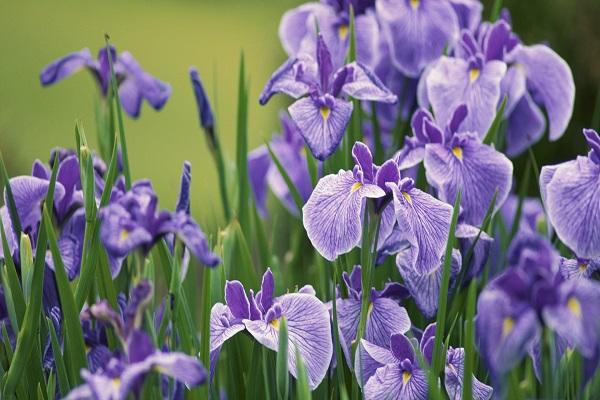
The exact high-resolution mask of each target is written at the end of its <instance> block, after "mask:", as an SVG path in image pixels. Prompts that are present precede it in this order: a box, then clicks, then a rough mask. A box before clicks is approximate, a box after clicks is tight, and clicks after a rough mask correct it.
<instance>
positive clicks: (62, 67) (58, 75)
mask: <svg viewBox="0 0 600 400" xmlns="http://www.w3.org/2000/svg"><path fill="white" fill-rule="evenodd" d="M85 67H87V68H94V59H93V58H92V55H91V54H90V50H89V49H83V50H80V51H75V52H73V53H70V54H67V55H66V56H64V57H61V58H59V59H57V60H55V61H53V62H51V63H50V64H48V65H47V66H46V67H44V69H43V70H42V72H40V82H41V83H42V85H44V86H46V85H51V84H53V83H56V82H58V81H61V80H63V79H64V78H66V77H68V76H71V75H73V74H74V73H76V72H78V71H79V70H81V69H82V68H85Z"/></svg>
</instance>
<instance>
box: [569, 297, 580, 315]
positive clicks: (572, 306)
mask: <svg viewBox="0 0 600 400" xmlns="http://www.w3.org/2000/svg"><path fill="white" fill-rule="evenodd" d="M567 308H568V309H569V311H571V312H572V313H573V314H574V315H575V316H576V317H577V318H580V317H581V303H579V300H577V299H576V298H575V297H569V300H568V301H567Z"/></svg>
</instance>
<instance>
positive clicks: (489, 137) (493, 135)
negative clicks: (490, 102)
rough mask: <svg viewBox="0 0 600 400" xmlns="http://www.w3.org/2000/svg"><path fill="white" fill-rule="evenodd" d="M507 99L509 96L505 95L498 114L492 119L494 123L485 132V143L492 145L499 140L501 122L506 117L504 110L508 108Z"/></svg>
mask: <svg viewBox="0 0 600 400" xmlns="http://www.w3.org/2000/svg"><path fill="white" fill-rule="evenodd" d="M507 100H508V97H507V96H504V98H503V99H502V103H500V108H499V109H498V112H497V113H496V116H495V117H494V120H493V121H492V125H491V126H490V129H488V131H487V133H486V134H485V137H484V139H483V143H484V144H488V145H490V144H492V143H496V140H498V130H499V129H500V123H501V122H502V120H503V119H504V110H505V109H506V102H507Z"/></svg>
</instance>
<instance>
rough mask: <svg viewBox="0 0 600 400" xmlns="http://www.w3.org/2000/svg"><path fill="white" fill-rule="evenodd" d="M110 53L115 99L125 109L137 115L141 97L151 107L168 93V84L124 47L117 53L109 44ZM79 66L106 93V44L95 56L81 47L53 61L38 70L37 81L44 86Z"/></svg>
mask: <svg viewBox="0 0 600 400" xmlns="http://www.w3.org/2000/svg"><path fill="white" fill-rule="evenodd" d="M110 54H111V61H112V62H113V66H114V71H115V75H116V78H117V82H118V85H119V86H118V92H119V99H120V101H121V105H122V106H123V109H124V110H125V112H126V113H127V114H129V115H130V116H131V117H133V118H137V117H138V116H139V114H140V110H141V107H142V101H143V100H144V99H145V100H146V101H148V103H149V104H150V105H151V106H152V107H153V108H154V109H155V110H160V109H161V108H162V107H163V106H164V105H165V103H166V102H167V100H168V99H169V96H170V95H171V86H170V85H168V84H166V83H163V82H161V81H160V80H158V79H156V78H154V77H153V76H152V75H150V74H149V73H148V72H146V71H144V70H143V69H142V68H141V66H140V65H139V63H138V62H137V60H136V59H135V58H134V57H133V56H132V55H131V53H129V52H128V51H124V52H122V53H121V54H119V55H117V51H116V50H115V48H114V47H110ZM82 69H87V70H88V71H90V72H91V74H92V75H93V76H94V78H96V81H97V83H98V85H99V88H100V91H101V93H102V95H103V96H106V95H107V93H108V89H109V85H110V64H109V59H108V52H107V50H106V48H102V49H100V51H99V52H98V59H97V60H96V59H94V58H93V57H92V55H91V54H90V51H89V49H83V50H81V51H77V52H73V53H70V54H67V55H66V56H64V57H61V58H59V59H57V60H55V61H53V62H52V63H50V64H48V65H47V66H46V67H44V69H43V70H42V72H41V73H40V82H41V83H42V85H44V86H48V85H52V84H54V83H56V82H59V81H61V80H62V79H64V78H66V77H68V76H71V75H73V74H74V73H76V72H78V71H80V70H82Z"/></svg>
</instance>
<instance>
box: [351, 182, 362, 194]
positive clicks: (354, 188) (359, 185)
mask: <svg viewBox="0 0 600 400" xmlns="http://www.w3.org/2000/svg"><path fill="white" fill-rule="evenodd" d="M362 185H363V184H362V183H360V182H356V183H355V184H354V185H352V188H351V189H350V193H354V192H356V191H357V190H358V189H360V188H361V187H362Z"/></svg>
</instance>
